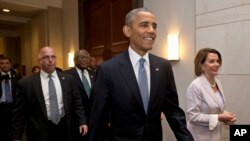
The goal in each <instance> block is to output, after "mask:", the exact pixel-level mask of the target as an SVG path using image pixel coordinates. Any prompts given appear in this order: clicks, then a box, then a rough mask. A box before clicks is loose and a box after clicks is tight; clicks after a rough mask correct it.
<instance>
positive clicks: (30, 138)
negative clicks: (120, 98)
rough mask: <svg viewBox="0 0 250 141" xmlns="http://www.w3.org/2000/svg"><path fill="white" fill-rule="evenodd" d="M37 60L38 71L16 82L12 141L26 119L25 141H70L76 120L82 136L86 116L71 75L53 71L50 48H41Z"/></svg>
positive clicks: (53, 58)
mask: <svg viewBox="0 0 250 141" xmlns="http://www.w3.org/2000/svg"><path fill="white" fill-rule="evenodd" d="M38 61H39V64H40V67H41V71H40V72H39V73H35V74H34V75H32V76H30V77H27V78H25V79H22V80H21V81H19V83H18V90H17V96H16V102H15V105H14V109H13V115H12V136H13V140H15V141H20V140H21V136H22V133H23V129H24V124H25V121H26V123H27V125H26V127H27V128H26V134H27V141H73V140H72V122H73V121H77V122H78V132H79V133H80V134H82V135H85V134H86V133H87V130H88V127H87V123H86V116H85V113H84V106H83V105H82V102H81V99H80V96H79V93H78V91H77V88H76V85H75V83H74V78H73V77H72V76H70V75H67V74H64V73H61V72H60V71H56V54H55V52H54V50H53V49H52V48H50V47H43V48H41V49H40V52H39V55H38ZM73 113H74V114H75V115H77V116H75V117H73V116H72V115H73Z"/></svg>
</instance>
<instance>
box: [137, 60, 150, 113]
mask: <svg viewBox="0 0 250 141" xmlns="http://www.w3.org/2000/svg"><path fill="white" fill-rule="evenodd" d="M139 62H140V67H139V72H138V85H139V88H140V92H141V97H142V102H143V106H144V110H145V113H147V109H148V80H147V73H146V70H145V67H144V62H145V59H144V58H141V59H140V60H139Z"/></svg>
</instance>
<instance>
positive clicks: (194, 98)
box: [186, 48, 236, 141]
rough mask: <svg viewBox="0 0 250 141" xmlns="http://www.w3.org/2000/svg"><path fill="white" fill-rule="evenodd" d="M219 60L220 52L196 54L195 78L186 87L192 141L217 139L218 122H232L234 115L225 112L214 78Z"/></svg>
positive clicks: (217, 82) (211, 51)
mask: <svg viewBox="0 0 250 141" xmlns="http://www.w3.org/2000/svg"><path fill="white" fill-rule="evenodd" d="M221 63H222V58H221V54H220V53H219V52H218V51H217V50H215V49H211V48H203V49H201V50H199V52H198V53H197V55H196V57H195V60H194V64H195V74H196V76H197V78H196V79H195V80H193V81H192V83H191V84H190V85H189V86H188V89H187V94H186V96H187V119H188V122H187V126H188V129H189V131H190V132H191V133H192V135H193V137H194V140H195V141H220V136H221V133H220V132H221V130H220V128H221V127H220V124H221V123H220V122H224V123H233V122H235V121H236V117H235V115H234V114H233V113H231V112H226V111H225V110H224V108H225V97H224V93H223V90H222V86H221V83H220V81H219V80H218V79H217V78H216V77H215V76H216V75H217V74H218V71H219V68H220V66H221Z"/></svg>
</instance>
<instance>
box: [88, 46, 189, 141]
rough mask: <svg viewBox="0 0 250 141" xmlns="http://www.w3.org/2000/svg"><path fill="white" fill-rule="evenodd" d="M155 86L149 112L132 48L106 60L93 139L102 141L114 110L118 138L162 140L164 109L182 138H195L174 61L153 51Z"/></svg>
mask: <svg viewBox="0 0 250 141" xmlns="http://www.w3.org/2000/svg"><path fill="white" fill-rule="evenodd" d="M149 61H150V73H151V74H150V75H151V78H150V79H151V88H150V99H149V105H148V111H147V114H146V113H145V111H144V108H143V103H142V99H141V95H140V90H139V86H138V84H137V80H136V76H135V73H134V70H133V67H132V64H131V61H130V59H129V54H128V51H126V52H124V53H122V54H120V55H118V56H116V57H114V58H113V59H111V60H109V61H107V62H104V63H103V64H101V65H100V67H99V68H98V70H97V74H96V83H95V87H94V101H93V107H92V112H91V117H90V124H89V141H101V140H102V139H101V137H102V132H103V130H102V129H103V128H104V127H105V124H106V122H107V118H108V113H109V111H110V116H111V117H110V118H111V119H110V122H111V132H112V133H111V134H112V138H113V140H114V141H162V126H161V119H160V116H161V112H164V114H165V116H166V118H167V120H168V122H169V125H170V127H171V129H172V130H173V132H174V134H175V136H176V138H177V140H178V141H193V138H192V135H191V134H190V132H189V131H188V130H187V128H186V119H185V113H184V112H183V110H182V109H180V108H179V106H178V96H177V91H176V86H175V81H174V76H173V72H172V68H171V65H170V63H169V62H168V61H167V60H165V59H162V58H160V57H157V56H155V55H152V54H149Z"/></svg>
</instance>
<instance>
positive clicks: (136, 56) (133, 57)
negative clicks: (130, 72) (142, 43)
mask: <svg viewBox="0 0 250 141" xmlns="http://www.w3.org/2000/svg"><path fill="white" fill-rule="evenodd" d="M128 54H129V58H130V61H131V63H132V66H133V69H134V72H135V76H136V79H137V82H138V72H139V67H140V62H139V60H140V59H141V58H144V59H145V63H144V67H145V69H146V74H147V80H148V92H149V93H148V94H149V95H150V82H151V81H150V69H149V68H150V64H149V58H148V52H147V53H146V54H145V55H144V56H143V57H141V56H140V55H139V54H138V53H136V52H135V51H134V50H133V49H132V48H131V47H130V46H129V48H128Z"/></svg>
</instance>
